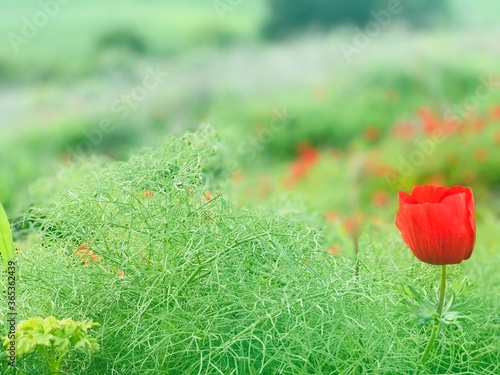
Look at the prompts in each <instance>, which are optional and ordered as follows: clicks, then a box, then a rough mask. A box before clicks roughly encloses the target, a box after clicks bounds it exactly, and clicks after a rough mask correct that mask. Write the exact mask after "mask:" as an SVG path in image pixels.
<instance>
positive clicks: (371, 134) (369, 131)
mask: <svg viewBox="0 0 500 375" xmlns="http://www.w3.org/2000/svg"><path fill="white" fill-rule="evenodd" d="M363 137H365V139H366V140H367V141H369V142H375V141H376V140H377V139H379V137H380V132H379V130H378V128H377V127H376V126H367V127H366V128H365V129H364V130H363Z"/></svg>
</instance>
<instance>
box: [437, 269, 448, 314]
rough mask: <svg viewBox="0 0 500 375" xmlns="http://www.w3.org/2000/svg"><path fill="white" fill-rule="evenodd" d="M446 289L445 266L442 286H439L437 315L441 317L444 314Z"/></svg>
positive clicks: (442, 271)
mask: <svg viewBox="0 0 500 375" xmlns="http://www.w3.org/2000/svg"><path fill="white" fill-rule="evenodd" d="M445 289H446V265H445V264H443V265H442V266H441V285H440V286H439V303H438V309H437V313H438V314H439V316H441V313H442V312H443V304H444V292H445Z"/></svg>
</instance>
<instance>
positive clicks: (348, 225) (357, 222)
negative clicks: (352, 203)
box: [342, 212, 365, 238]
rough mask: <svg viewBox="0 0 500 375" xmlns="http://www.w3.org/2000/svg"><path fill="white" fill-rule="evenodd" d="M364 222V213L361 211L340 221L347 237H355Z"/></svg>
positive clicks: (357, 235)
mask: <svg viewBox="0 0 500 375" xmlns="http://www.w3.org/2000/svg"><path fill="white" fill-rule="evenodd" d="M364 223H365V215H364V214H363V213H361V212H358V213H355V214H353V215H351V216H349V217H348V218H346V219H345V220H343V221H342V229H343V230H344V232H345V234H346V236H347V237H351V238H357V237H359V236H360V235H361V230H362V228H363V225H364Z"/></svg>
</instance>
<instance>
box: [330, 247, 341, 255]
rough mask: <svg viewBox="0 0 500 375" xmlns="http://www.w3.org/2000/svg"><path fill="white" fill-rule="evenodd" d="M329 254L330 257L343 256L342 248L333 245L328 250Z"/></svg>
mask: <svg viewBox="0 0 500 375" xmlns="http://www.w3.org/2000/svg"><path fill="white" fill-rule="evenodd" d="M327 253H328V254H330V255H341V254H342V248H341V247H340V246H339V245H333V246H331V247H329V248H328V250H327Z"/></svg>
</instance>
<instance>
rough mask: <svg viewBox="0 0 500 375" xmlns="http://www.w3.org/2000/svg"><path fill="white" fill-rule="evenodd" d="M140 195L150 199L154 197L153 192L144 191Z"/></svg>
mask: <svg viewBox="0 0 500 375" xmlns="http://www.w3.org/2000/svg"><path fill="white" fill-rule="evenodd" d="M141 194H142V196H143V197H152V196H153V195H155V193H154V191H153V190H144V191H143V192H142V193H141Z"/></svg>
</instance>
